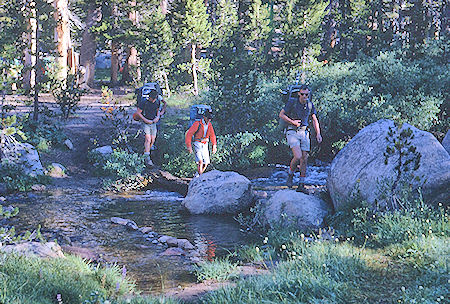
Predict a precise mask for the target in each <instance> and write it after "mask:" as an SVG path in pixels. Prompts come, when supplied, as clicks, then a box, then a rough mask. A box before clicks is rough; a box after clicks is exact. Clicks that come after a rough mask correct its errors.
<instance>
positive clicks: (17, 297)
mask: <svg viewBox="0 0 450 304" xmlns="http://www.w3.org/2000/svg"><path fill="white" fill-rule="evenodd" d="M0 286H1V287H0V303H33V304H41V303H42V304H44V303H55V299H56V297H57V295H58V294H59V295H60V297H61V299H62V301H63V303H80V302H82V301H84V300H85V299H87V298H88V297H89V295H90V294H91V293H92V292H94V291H97V292H99V294H101V295H103V296H105V297H114V296H119V295H123V294H125V293H130V292H132V291H134V284H133V283H132V282H131V281H129V280H128V279H127V278H122V274H121V270H120V269H119V268H118V267H117V266H110V267H98V266H95V265H92V264H89V263H86V262H85V261H83V260H82V259H80V258H77V257H73V256H68V257H67V258H58V259H40V258H37V257H25V256H22V255H15V254H2V255H0Z"/></svg>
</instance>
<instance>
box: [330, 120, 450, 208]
mask: <svg viewBox="0 0 450 304" xmlns="http://www.w3.org/2000/svg"><path fill="white" fill-rule="evenodd" d="M389 128H393V130H397V133H400V132H401V130H405V129H407V128H410V129H411V130H412V133H413V135H414V138H413V139H412V140H411V146H414V147H416V149H417V150H416V151H417V152H419V153H420V154H421V158H420V163H419V165H420V166H419V168H418V169H417V170H416V171H414V175H415V176H417V177H420V178H421V182H420V183H422V182H423V181H425V183H424V184H423V187H422V193H423V195H424V199H425V201H426V202H429V203H438V202H448V201H449V199H450V193H449V191H448V189H450V156H449V154H448V153H447V151H446V150H445V149H444V147H443V146H442V145H441V144H440V143H439V141H438V140H437V139H436V138H435V137H434V136H433V135H432V134H431V133H429V132H425V131H422V130H419V129H417V128H415V127H413V126H411V125H408V124H403V126H402V127H401V129H400V130H399V129H398V128H397V127H396V126H395V125H394V122H393V121H391V120H379V121H377V122H375V123H373V124H371V125H369V126H367V127H365V128H364V129H362V130H361V131H359V132H358V134H356V136H355V137H354V138H353V139H352V140H351V141H350V142H349V143H348V144H347V145H346V146H345V147H344V148H343V149H342V150H341V151H340V152H339V153H338V154H337V155H336V157H335V159H334V160H333V161H332V163H331V167H330V173H329V175H328V179H327V185H328V189H329V191H330V195H331V198H332V200H333V205H334V207H335V209H337V210H338V209H341V208H342V207H343V206H344V205H346V203H347V202H349V199H350V197H351V195H352V193H354V192H355V191H356V190H357V189H358V190H359V194H360V195H361V197H362V198H363V199H365V200H367V202H368V203H369V204H373V203H374V202H376V201H377V200H378V199H379V198H380V197H381V193H380V190H379V183H380V182H381V181H386V180H389V179H390V180H395V178H396V176H397V173H396V169H395V167H396V165H397V162H398V159H399V158H398V153H396V154H394V155H392V156H391V157H390V158H389V160H388V164H387V165H386V164H385V156H384V153H385V151H386V148H387V147H388V145H389V146H391V145H390V144H389V142H388V141H387V139H386V137H387V136H388V132H389ZM420 183H416V184H413V187H417V186H418V185H419V184H420Z"/></svg>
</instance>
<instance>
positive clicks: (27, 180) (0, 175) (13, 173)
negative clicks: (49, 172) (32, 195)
mask: <svg viewBox="0 0 450 304" xmlns="http://www.w3.org/2000/svg"><path fill="white" fill-rule="evenodd" d="M0 181H1V182H2V183H5V185H6V189H7V190H8V191H30V190H31V186H33V185H35V184H48V183H49V182H50V177H48V176H44V175H37V176H31V175H28V174H26V173H25V171H24V170H23V168H22V167H20V166H19V165H16V164H13V163H7V162H4V163H2V164H1V166H0Z"/></svg>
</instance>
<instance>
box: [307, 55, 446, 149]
mask: <svg viewBox="0 0 450 304" xmlns="http://www.w3.org/2000/svg"><path fill="white" fill-rule="evenodd" d="M449 76H450V75H449V69H448V68H447V67H446V66H445V65H442V64H441V65H438V64H436V63H434V64H432V63H431V62H430V59H422V60H416V61H408V60H405V59H402V56H401V54H399V53H396V52H386V53H381V54H380V55H378V56H377V57H374V58H372V57H369V58H367V57H365V58H362V59H360V60H359V61H356V62H351V63H336V64H334V65H330V66H326V67H324V68H322V69H320V70H318V71H317V73H316V74H315V75H313V77H312V78H311V79H310V83H311V88H312V92H313V102H314V103H315V106H316V108H317V109H318V113H319V114H318V116H319V121H320V123H321V127H322V129H323V131H322V133H323V138H324V142H323V144H322V146H323V148H324V150H323V152H325V153H329V152H333V153H337V152H338V151H339V149H340V148H341V147H342V146H343V144H345V143H346V142H348V141H349V139H351V138H352V137H353V136H354V135H355V134H356V133H357V132H358V131H359V130H360V129H361V128H363V127H365V126H367V125H369V124H370V123H372V122H375V121H377V120H379V119H382V118H388V119H393V120H395V121H397V122H399V123H403V122H408V123H410V124H412V125H414V126H416V127H418V128H420V129H422V130H429V131H432V130H435V129H436V128H437V127H438V126H439V125H441V124H446V125H447V128H448V124H449V122H448V120H447V121H445V119H444V120H443V121H441V120H439V117H440V115H441V114H442V111H444V112H445V96H446V95H448V93H449V92H448V88H449V87H450V83H449V79H450V77H449ZM444 117H445V115H444Z"/></svg>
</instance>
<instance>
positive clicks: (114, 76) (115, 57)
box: [111, 41, 119, 86]
mask: <svg viewBox="0 0 450 304" xmlns="http://www.w3.org/2000/svg"><path fill="white" fill-rule="evenodd" d="M118 72H119V48H118V45H117V42H115V41H112V42H111V85H112V86H115V85H117V82H118V81H117V80H118Z"/></svg>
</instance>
